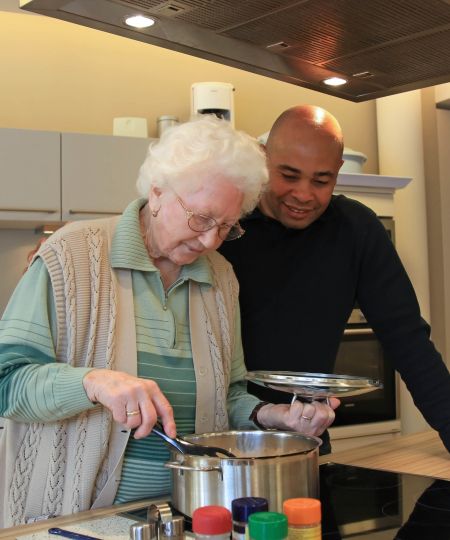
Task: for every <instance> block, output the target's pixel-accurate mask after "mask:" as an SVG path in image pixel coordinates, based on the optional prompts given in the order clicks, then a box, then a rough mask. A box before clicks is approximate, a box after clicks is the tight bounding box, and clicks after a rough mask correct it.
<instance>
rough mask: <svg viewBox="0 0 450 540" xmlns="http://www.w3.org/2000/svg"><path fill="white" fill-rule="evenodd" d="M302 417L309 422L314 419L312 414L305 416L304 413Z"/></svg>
mask: <svg viewBox="0 0 450 540" xmlns="http://www.w3.org/2000/svg"><path fill="white" fill-rule="evenodd" d="M302 418H304V419H305V420H307V421H308V422H311V420H312V416H305V415H304V414H302Z"/></svg>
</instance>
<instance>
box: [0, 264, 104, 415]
mask: <svg viewBox="0 0 450 540" xmlns="http://www.w3.org/2000/svg"><path fill="white" fill-rule="evenodd" d="M55 342H56V323H55V306H54V302H53V293H52V287H51V283H50V277H49V275H48V272H47V269H46V268H45V265H44V264H43V263H42V261H41V260H40V259H36V261H35V262H34V263H33V265H32V266H31V267H30V268H29V269H28V270H27V272H26V273H25V274H24V276H23V277H22V279H21V280H20V282H19V284H18V286H17V288H16V290H15V291H14V294H13V296H12V297H11V299H10V301H9V303H8V306H7V308H6V310H5V313H4V315H3V318H2V320H1V321H0V415H1V416H4V417H6V418H11V419H13V420H17V421H20V422H34V421H43V422H45V421H54V420H56V419H61V418H68V417H71V416H74V415H76V414H78V413H80V412H81V411H84V410H87V409H89V408H91V407H94V404H93V403H92V402H91V401H90V400H89V399H88V397H87V395H86V392H85V390H84V387H83V382H82V381H83V377H84V376H85V374H86V373H87V372H89V371H90V368H74V367H72V366H68V365H66V364H62V363H58V362H57V361H56V357H55V345H54V344H55Z"/></svg>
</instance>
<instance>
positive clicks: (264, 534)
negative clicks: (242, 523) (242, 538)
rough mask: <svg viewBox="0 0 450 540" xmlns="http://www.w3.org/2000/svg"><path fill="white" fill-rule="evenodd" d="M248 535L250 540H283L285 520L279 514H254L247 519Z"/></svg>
mask: <svg viewBox="0 0 450 540" xmlns="http://www.w3.org/2000/svg"><path fill="white" fill-rule="evenodd" d="M248 534H249V537H250V539H251V540H285V539H286V538H287V534H288V522H287V518H286V516H285V515H284V514H280V513H279V512H255V513H254V514H252V515H251V516H250V517H249V518H248Z"/></svg>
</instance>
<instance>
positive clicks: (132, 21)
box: [125, 15, 155, 28]
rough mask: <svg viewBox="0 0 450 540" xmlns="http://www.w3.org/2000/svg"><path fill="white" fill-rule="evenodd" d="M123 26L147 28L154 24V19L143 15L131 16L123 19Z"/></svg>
mask: <svg viewBox="0 0 450 540" xmlns="http://www.w3.org/2000/svg"><path fill="white" fill-rule="evenodd" d="M125 24H127V25H128V26H132V27H133V28H149V27H150V26H153V25H154V24H155V19H152V18H151V17H144V15H132V16H130V17H127V18H126V19H125Z"/></svg>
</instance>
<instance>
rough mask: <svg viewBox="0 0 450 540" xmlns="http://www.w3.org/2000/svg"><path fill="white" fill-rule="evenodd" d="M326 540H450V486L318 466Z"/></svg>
mask: <svg viewBox="0 0 450 540" xmlns="http://www.w3.org/2000/svg"><path fill="white" fill-rule="evenodd" d="M320 499H321V501H322V512H323V516H322V538H323V539H324V540H340V539H343V538H352V539H353V540H357V539H365V540H419V539H420V540H450V482H449V481H445V480H436V479H433V478H428V477H423V476H418V475H410V474H398V473H391V472H384V471H376V470H374V469H366V468H363V467H353V466H349V465H339V464H336V463H326V464H323V465H321V466H320Z"/></svg>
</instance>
